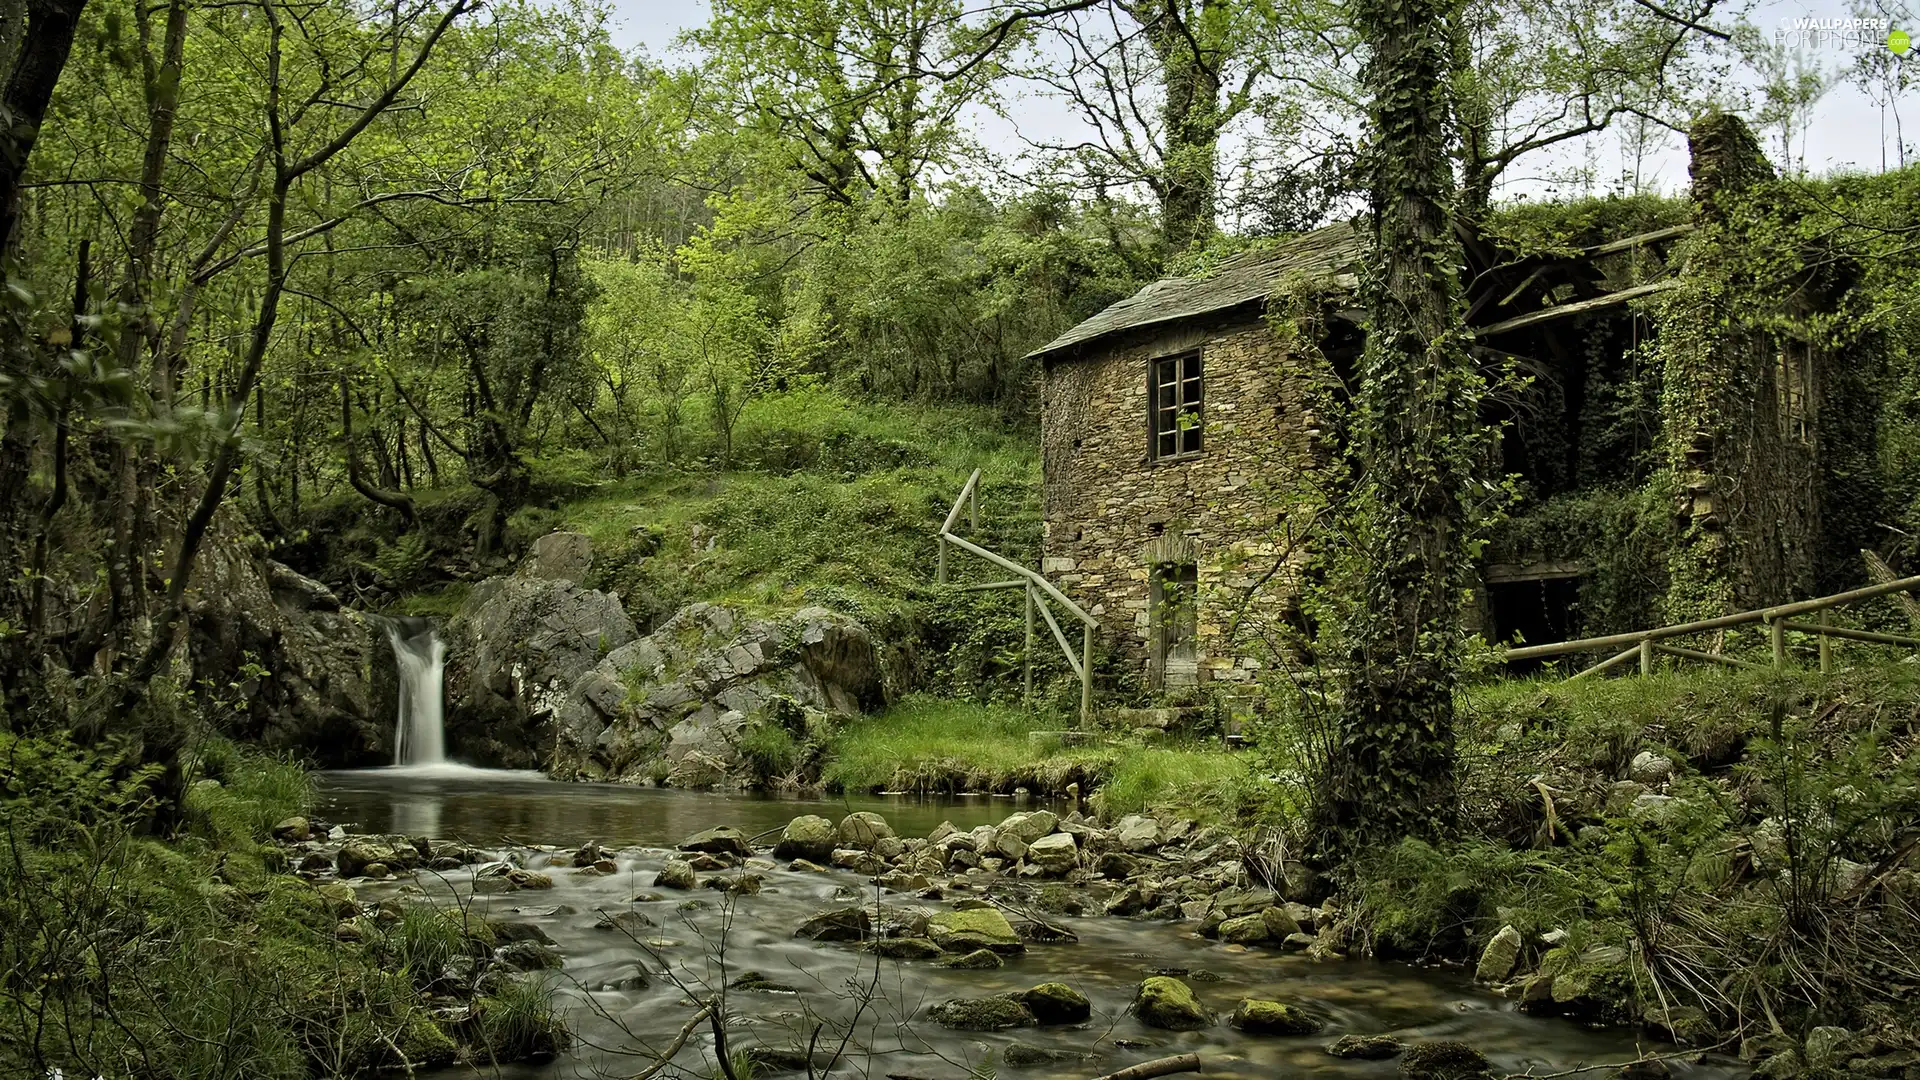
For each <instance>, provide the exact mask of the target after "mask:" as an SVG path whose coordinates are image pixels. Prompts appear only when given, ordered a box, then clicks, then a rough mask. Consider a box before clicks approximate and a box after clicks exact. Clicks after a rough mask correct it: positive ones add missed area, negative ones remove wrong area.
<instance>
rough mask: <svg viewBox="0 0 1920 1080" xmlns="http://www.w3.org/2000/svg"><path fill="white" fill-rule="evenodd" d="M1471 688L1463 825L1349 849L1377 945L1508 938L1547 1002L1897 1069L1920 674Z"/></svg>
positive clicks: (1712, 1041)
mask: <svg viewBox="0 0 1920 1080" xmlns="http://www.w3.org/2000/svg"><path fill="white" fill-rule="evenodd" d="M1463 705H1464V709H1463V718H1464V720H1465V728H1464V730H1465V733H1466V737H1465V741H1464V743H1463V760H1462V772H1461V777H1462V793H1463V804H1464V820H1463V822H1462V828H1461V832H1460V835H1459V837H1458V838H1457V839H1455V840H1453V841H1451V842H1448V843H1445V844H1440V845H1427V844H1421V843H1415V842H1408V843H1404V844H1402V845H1400V846H1399V847H1397V848H1394V849H1390V850H1384V851H1377V852H1373V853H1370V854H1369V855H1368V857H1366V858H1364V859H1362V860H1361V861H1360V862H1359V863H1358V864H1356V865H1355V866H1352V867H1349V868H1348V871H1349V876H1348V879H1347V880H1348V886H1347V891H1348V893H1349V894H1350V902H1351V914H1350V919H1351V924H1350V931H1351V933H1352V934H1353V936H1354V938H1355V943H1356V944H1357V945H1359V946H1361V947H1364V948H1368V949H1371V950H1373V951H1376V952H1379V953H1383V954H1386V955H1400V956H1417V957H1418V956H1424V957H1435V956H1439V957H1452V958H1456V959H1460V960H1463V961H1467V962H1477V961H1478V960H1479V959H1480V958H1481V957H1482V955H1483V950H1485V949H1487V947H1488V945H1489V943H1490V942H1493V941H1494V940H1495V939H1496V937H1503V936H1504V937H1505V938H1506V940H1507V942H1508V943H1509V944H1512V945H1514V946H1515V949H1514V953H1513V955H1512V957H1511V962H1510V963H1509V962H1507V960H1506V958H1505V956H1504V954H1502V955H1501V957H1500V959H1499V962H1497V963H1495V964H1493V965H1492V970H1489V971H1487V972H1484V973H1483V974H1485V975H1486V976H1487V977H1488V978H1489V979H1491V980H1493V981H1497V982H1503V983H1509V984H1510V992H1511V993H1512V994H1513V995H1514V996H1516V997H1518V998H1519V999H1520V1000H1521V1003H1522V1008H1523V1009H1525V1010H1527V1011H1532V1012H1539V1013H1545V1014H1553V1015H1570V1016H1574V1017H1577V1018H1581V1019H1586V1020H1597V1021H1614V1022H1642V1023H1645V1024H1647V1025H1648V1026H1650V1027H1652V1028H1654V1029H1656V1030H1658V1031H1660V1032H1663V1033H1666V1034H1670V1035H1672V1036H1674V1037H1677V1038H1680V1039H1681V1040H1683V1041H1686V1042H1689V1043H1691V1044H1693V1045H1715V1046H1719V1047H1721V1048H1722V1049H1725V1050H1728V1051H1736V1050H1740V1049H1741V1048H1742V1045H1743V1043H1744V1044H1745V1048H1746V1050H1747V1051H1748V1053H1749V1055H1750V1056H1753V1057H1761V1056H1766V1055H1767V1054H1770V1053H1771V1054H1774V1055H1775V1056H1779V1057H1781V1060H1782V1063H1781V1064H1780V1065H1778V1066H1774V1068H1775V1069H1776V1070H1778V1071H1776V1072H1770V1073H1769V1075H1780V1076H1791V1075H1817V1076H1840V1075H1849V1076H1851V1075H1866V1076H1874V1075H1899V1073H1898V1071H1897V1068H1896V1071H1895V1072H1884V1071H1881V1064H1882V1063H1883V1062H1882V1059H1883V1058H1886V1055H1888V1054H1891V1053H1893V1052H1895V1051H1901V1052H1904V1049H1903V1048H1911V1047H1913V1046H1914V1044H1915V1042H1916V1039H1917V1038H1920V1022H1917V1017H1916V1009H1915V1005H1914V1003H1915V1002H1916V1001H1920V962H1916V961H1920V865H1917V864H1916V859H1915V856H1914V851H1915V845H1916V841H1917V840H1920V829H1917V828H1916V825H1917V823H1920V760H1916V757H1915V755H1914V754H1913V749H1914V746H1915V743H1916V736H1917V734H1920V733H1917V732H1916V726H1915V725H1916V719H1917V718H1920V671H1916V670H1915V669H1914V667H1913V666H1911V665H1905V664H1889V665H1885V666H1879V667H1866V668H1861V669H1857V670H1854V671H1850V672H1847V673H1844V674H1839V675H1834V676H1821V675H1818V674H1814V673H1791V674H1785V675H1776V674H1774V673H1772V672H1767V671H1732V672H1729V671H1724V670H1700V669H1689V670H1686V671H1684V672H1681V673H1670V674H1664V675H1658V676H1655V677H1652V678H1645V679H1640V678H1621V679H1596V680H1589V681H1583V682H1579V683H1566V682H1555V683H1546V682H1509V683H1501V684H1496V685H1493V686H1488V687H1483V688H1478V689H1475V690H1473V691H1471V692H1470V693H1468V694H1467V695H1465V697H1464V700H1463ZM1496 952H1498V950H1496ZM1820 1027H1826V1028H1832V1029H1834V1030H1832V1031H1828V1032H1825V1033H1823V1034H1822V1035H1820V1036H1819V1037H1817V1038H1813V1039H1811V1040H1810V1039H1809V1036H1810V1034H1811V1033H1812V1032H1813V1030H1814V1029H1815V1028H1820ZM1886 1060H1888V1061H1891V1060H1892V1059H1891V1058H1887V1059H1886ZM1896 1066H1898V1067H1903V1066H1899V1065H1898V1062H1895V1063H1894V1064H1893V1065H1889V1066H1888V1067H1896Z"/></svg>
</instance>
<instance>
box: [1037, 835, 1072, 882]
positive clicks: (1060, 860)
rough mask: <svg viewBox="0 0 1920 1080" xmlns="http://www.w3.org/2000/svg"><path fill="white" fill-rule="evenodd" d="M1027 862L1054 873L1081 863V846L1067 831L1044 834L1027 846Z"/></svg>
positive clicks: (1056, 873) (1059, 873) (1065, 870)
mask: <svg viewBox="0 0 1920 1080" xmlns="http://www.w3.org/2000/svg"><path fill="white" fill-rule="evenodd" d="M1027 862H1029V863H1031V864H1032V865H1034V866H1037V867H1039V868H1040V869H1042V870H1044V871H1046V872H1047V873H1049V874H1053V875H1062V874H1066V873H1067V872H1068V871H1070V870H1073V869H1074V868H1075V867H1077V866H1079V865H1080V846H1079V845H1078V844H1076V843H1074V840H1073V837H1072V836H1069V835H1068V834H1066V833H1053V834H1051V835H1048V836H1042V837H1041V838H1039V839H1038V840H1035V841H1034V842H1033V843H1032V844H1029V845H1028V846H1027Z"/></svg>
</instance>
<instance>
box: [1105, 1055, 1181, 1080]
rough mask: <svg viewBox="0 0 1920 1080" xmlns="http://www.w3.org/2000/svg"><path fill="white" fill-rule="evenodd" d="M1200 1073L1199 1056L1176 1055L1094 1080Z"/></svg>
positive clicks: (1147, 1079)
mask: <svg viewBox="0 0 1920 1080" xmlns="http://www.w3.org/2000/svg"><path fill="white" fill-rule="evenodd" d="M1199 1071H1200V1055H1199V1054H1177V1055H1175V1056H1173V1057H1163V1058H1155V1059H1154V1060H1152V1061H1143V1062H1141V1063H1140V1064H1138V1065H1129V1066H1127V1067H1126V1068H1124V1069H1121V1070H1120V1071H1119V1072H1116V1073H1108V1074H1107V1075H1105V1076H1102V1077H1097V1078H1096V1080H1153V1078H1154V1077H1156V1076H1172V1075H1173V1074H1174V1073H1187V1072H1199Z"/></svg>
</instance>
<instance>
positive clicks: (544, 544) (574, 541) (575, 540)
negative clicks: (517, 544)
mask: <svg viewBox="0 0 1920 1080" xmlns="http://www.w3.org/2000/svg"><path fill="white" fill-rule="evenodd" d="M592 565H593V541H592V540H591V539H589V538H588V537H587V536H586V535H585V534H583V533H576V532H551V533H548V534H547V535H545V536H543V537H541V538H540V539H538V540H535V541H534V542H533V543H532V545H531V546H529V547H528V548H527V554H526V556H525V557H523V558H522V559H521V560H520V565H519V566H518V567H516V568H515V569H514V573H515V574H517V575H518V576H520V577H527V578H539V579H542V580H546V581H564V582H566V583H568V584H570V585H578V584H580V583H581V582H582V581H585V580H586V577H587V570H588V569H589V568H590V567H591V566H592Z"/></svg>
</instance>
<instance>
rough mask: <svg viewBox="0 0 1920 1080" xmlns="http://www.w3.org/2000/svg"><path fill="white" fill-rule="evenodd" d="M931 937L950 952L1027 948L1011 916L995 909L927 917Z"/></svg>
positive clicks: (942, 913) (946, 912)
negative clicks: (1010, 921) (1012, 923)
mask: <svg viewBox="0 0 1920 1080" xmlns="http://www.w3.org/2000/svg"><path fill="white" fill-rule="evenodd" d="M927 936H928V937H930V938H932V939H933V943H934V944H935V945H938V946H940V947H941V948H942V949H945V950H946V951H948V952H972V951H973V950H975V949H992V950H993V951H994V952H997V953H1009V954H1011V953H1021V952H1025V951H1026V950H1027V946H1026V944H1025V943H1024V942H1022V941H1021V940H1020V935H1018V934H1016V933H1014V932H1013V927H1012V925H1010V924H1009V923H1008V922H1007V917H1006V916H1005V915H1002V914H1000V912H999V911H997V910H996V909H994V908H972V909H970V910H967V911H942V912H939V913H938V914H936V915H934V916H933V918H931V919H928V920H927Z"/></svg>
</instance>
